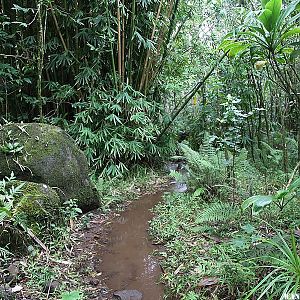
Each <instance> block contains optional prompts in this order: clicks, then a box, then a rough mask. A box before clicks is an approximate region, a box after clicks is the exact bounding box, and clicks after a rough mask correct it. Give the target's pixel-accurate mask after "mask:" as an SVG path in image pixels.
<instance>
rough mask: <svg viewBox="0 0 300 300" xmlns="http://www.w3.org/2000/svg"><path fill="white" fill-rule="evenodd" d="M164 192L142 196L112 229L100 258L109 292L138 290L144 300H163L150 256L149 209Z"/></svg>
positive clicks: (155, 264) (155, 268)
mask: <svg viewBox="0 0 300 300" xmlns="http://www.w3.org/2000/svg"><path fill="white" fill-rule="evenodd" d="M162 194H163V192H157V193H155V194H151V195H146V196H143V197H142V198H141V199H139V200H138V201H136V202H134V203H132V204H131V205H130V206H129V207H128V209H127V210H126V211H124V212H123V213H121V214H120V216H119V217H117V218H116V219H115V220H114V222H113V224H112V227H111V232H110V234H109V237H108V243H107V246H106V248H105V249H104V252H100V253H99V256H100V258H101V260H102V263H101V269H102V273H103V275H104V276H105V278H107V280H105V282H106V284H107V285H108V286H109V287H110V289H112V290H114V291H115V290H138V291H140V292H142V293H143V299H144V300H154V299H155V300H161V299H163V293H164V291H163V286H162V285H161V284H159V283H158V280H159V276H160V273H161V269H160V266H159V264H158V261H157V260H156V259H155V257H153V255H152V252H153V251H154V250H155V246H153V245H152V243H151V241H150V240H149V236H148V232H147V229H148V221H149V220H150V219H151V218H152V213H151V211H150V209H151V208H152V207H153V206H154V205H156V204H157V203H158V202H159V201H160V200H161V197H162Z"/></svg>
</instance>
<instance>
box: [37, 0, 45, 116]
mask: <svg viewBox="0 0 300 300" xmlns="http://www.w3.org/2000/svg"><path fill="white" fill-rule="evenodd" d="M37 10H38V12H37V18H38V25H39V31H38V59H37V63H38V68H37V69H38V80H37V99H38V103H39V117H40V121H41V122H42V120H43V97H42V75H43V64H44V32H43V20H42V0H39V2H38V6H37Z"/></svg>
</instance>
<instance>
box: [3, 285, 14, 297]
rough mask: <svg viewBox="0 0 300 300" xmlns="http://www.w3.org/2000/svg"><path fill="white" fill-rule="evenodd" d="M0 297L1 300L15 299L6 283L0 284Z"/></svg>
mask: <svg viewBox="0 0 300 300" xmlns="http://www.w3.org/2000/svg"><path fill="white" fill-rule="evenodd" d="M0 299H1V300H13V299H15V295H14V293H13V292H12V290H11V288H10V287H9V286H8V285H0Z"/></svg>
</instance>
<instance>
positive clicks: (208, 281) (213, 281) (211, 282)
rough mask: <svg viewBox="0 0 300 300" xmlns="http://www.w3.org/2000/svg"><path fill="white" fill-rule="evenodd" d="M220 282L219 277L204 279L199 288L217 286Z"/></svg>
mask: <svg viewBox="0 0 300 300" xmlns="http://www.w3.org/2000/svg"><path fill="white" fill-rule="evenodd" d="M218 282H219V279H218V278H217V277H204V278H203V279H202V280H201V281H200V282H199V283H198V286H199V287H203V286H211V285H215V284H217V283H218Z"/></svg>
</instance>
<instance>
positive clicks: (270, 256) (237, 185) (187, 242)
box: [150, 142, 300, 300]
mask: <svg viewBox="0 0 300 300" xmlns="http://www.w3.org/2000/svg"><path fill="white" fill-rule="evenodd" d="M181 147H182V151H183V158H184V159H185V161H186V164H187V166H186V170H187V174H185V173H184V172H183V177H184V179H185V181H186V182H188V184H189V191H188V192H187V193H167V194H165V196H164V201H162V202H161V203H160V204H158V205H157V206H156V207H155V208H154V213H155V217H154V219H153V220H152V221H151V223H150V233H151V235H152V237H153V239H154V240H155V241H156V242H157V243H159V244H162V245H163V250H161V251H157V255H158V256H160V258H161V264H162V268H163V275H162V278H161V280H162V282H163V283H164V284H166V286H167V295H166V297H167V299H183V300H190V299H195V300H200V299H201V300H202V299H220V300H221V299H222V300H224V299H228V300H229V299H230V300H233V299H244V298H245V297H247V295H251V297H250V298H249V299H274V300H275V299H279V298H280V297H278V295H279V293H280V292H281V294H282V295H283V294H284V291H285V292H287V291H290V290H289V289H288V286H289V285H287V284H285V282H284V280H283V281H282V284H283V285H284V288H280V289H278V288H279V287H278V285H276V284H277V283H278V282H279V280H280V278H285V279H287V278H288V276H289V275H288V274H291V276H294V275H293V274H296V273H297V272H298V271H294V270H296V269H295V268H296V267H293V266H292V265H291V261H292V260H293V259H294V260H297V259H298V258H297V257H298V256H297V255H296V254H295V253H296V252H295V251H296V250H295V249H298V250H299V248H297V247H298V246H297V243H296V242H295V241H294V244H291V243H290V242H289V240H290V238H289V234H290V231H289V228H298V227H299V225H300V210H299V209H298V207H299V194H298V191H297V192H295V191H296V190H297V189H296V188H294V187H295V186H297V185H296V183H294V184H293V185H291V182H292V180H296V179H297V175H296V173H295V171H294V172H292V170H291V174H285V176H284V177H283V176H282V172H280V171H278V170H276V168H275V167H274V168H273V169H272V168H269V169H268V170H269V173H268V174H267V173H265V170H266V169H265V168H263V166H262V165H255V164H254V163H253V162H251V161H250V160H249V158H248V155H247V151H246V150H241V151H240V152H239V154H238V155H237V157H236V158H235V162H234V163H235V165H234V170H233V169H232V168H233V167H232V160H231V161H230V159H231V157H230V156H229V160H228V159H227V160H226V159H225V154H224V152H222V151H221V150H217V149H214V148H213V147H212V146H209V145H208V143H207V142H204V145H203V147H202V148H201V149H200V151H194V150H192V149H191V148H189V146H188V145H186V144H184V145H182V146H181ZM274 163H275V164H276V161H275V162H274ZM268 164H270V161H268ZM171 175H172V176H173V177H175V178H179V175H178V174H176V173H174V172H172V174H171ZM287 177H288V178H290V180H289V183H288V182H287V181H286V180H285V178H287ZM180 178H181V180H182V176H181V177H180ZM266 183H267V184H266ZM289 185H291V187H293V189H292V188H290V189H287V191H291V192H293V195H290V194H286V196H285V197H286V198H287V199H286V200H285V201H286V202H285V203H286V205H285V206H280V205H276V202H275V200H273V202H274V203H273V202H268V203H263V202H259V203H258V205H262V206H263V207H262V209H261V210H260V212H259V215H253V213H251V211H250V210H243V209H242V207H243V206H242V205H241V204H242V203H243V202H244V201H245V199H247V198H249V199H251V198H250V197H251V196H254V195H269V194H275V195H278V193H279V195H281V194H282V193H286V192H285V190H281V189H283V188H286V186H289ZM276 191H278V192H276ZM280 193H281V194H280ZM284 195H285V194H284ZM291 196H293V197H291ZM258 197H260V196H258ZM262 197H263V196H262ZM268 197H269V196H268ZM278 197H279V196H278ZM255 199H256V198H255ZM258 199H260V198H258ZM262 199H264V198H262ZM266 199H270V198H266ZM279 230H280V231H281V232H282V235H280V234H278V231H279ZM283 240H284V241H285V242H284V243H285V244H284V245H285V248H284V249H283V250H282V251H279V250H278V247H279V246H278V245H280V243H281V244H282V245H283V242H282V241H283ZM280 241H281V242H280ZM293 247H294V248H293ZM292 249H294V250H292ZM289 251H290V252H289ZM293 251H294V252H293ZM286 253H294V256H293V257H292V256H291V255H290V256H291V259H290V260H286V261H285V262H283V260H282V259H284V258H285V256H284V255H287V254H286ZM279 262H282V264H281V265H280V263H279ZM283 265H284V267H283ZM268 266H269V267H268ZM272 266H273V268H274V270H275V269H276V268H277V269H276V270H277V271H278V273H276V275H277V276H278V279H277V277H274V276H273V275H272V274H271V275H270V276H269V275H268V274H270V272H271V271H270V270H272ZM276 266H277V267H276ZM270 268H271V269H270ZM278 268H281V269H278ZM281 270H286V271H285V273H283V271H281ZM293 272H294V273H293ZM274 274H275V273H274ZM280 276H282V277H280ZM297 276H298V275H297ZM265 277H267V278H268V280H266V281H265V282H263V283H260V281H261V280H262V279H263V278H265ZM293 278H294V279H293V281H291V282H297V280H298V279H296V278H299V277H293ZM276 280H277V281H276ZM291 280H292V279H291ZM295 286H296V285H294V286H292V287H293V289H291V291H293V292H295V290H296V292H299V287H298V288H295ZM256 287H257V288H256ZM262 287H264V288H267V287H268V291H267V292H265V293H264V295H263V296H262V297H261V298H259V297H260V294H259V292H260V293H262V292H263V291H264V290H263V288H262ZM276 289H277V290H276ZM278 291H279V292H278ZM275 294H276V295H277V296H276V297H273V298H272V297H271V295H275ZM277 297H278V298H277Z"/></svg>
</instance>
